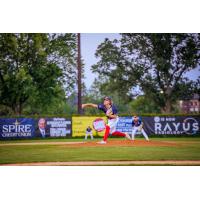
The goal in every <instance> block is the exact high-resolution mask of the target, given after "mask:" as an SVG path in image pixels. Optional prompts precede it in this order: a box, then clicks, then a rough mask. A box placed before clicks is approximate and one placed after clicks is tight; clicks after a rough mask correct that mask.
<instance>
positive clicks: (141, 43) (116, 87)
mask: <svg viewBox="0 0 200 200" xmlns="http://www.w3.org/2000/svg"><path fill="white" fill-rule="evenodd" d="M199 49H200V34H122V37H121V39H120V40H113V41H110V40H108V39H105V41H104V42H103V43H102V44H100V45H99V47H98V49H97V51H96V57H97V58H99V61H98V62H97V64H95V65H93V67H92V68H93V72H96V73H98V74H99V77H106V78H107V79H108V80H109V82H110V85H109V86H110V88H111V90H112V91H118V92H119V93H120V94H121V95H122V96H124V97H125V96H126V95H127V94H128V95H129V96H130V95H131V93H132V89H133V88H134V87H136V86H139V87H140V88H141V90H142V91H143V92H144V94H145V96H148V98H150V99H151V100H152V101H154V102H155V104H156V105H157V106H158V107H159V108H160V109H161V110H162V112H165V113H170V112H171V109H172V105H173V103H174V102H175V101H176V100H177V99H178V98H180V96H182V95H184V94H183V92H182V93H181V91H180V88H183V87H184V88H186V85H187V86H189V85H190V86H191V85H194V84H195V83H194V81H189V80H188V79H187V78H185V76H184V75H185V73H186V72H188V71H190V70H192V69H194V68H196V67H197V66H199V65H200V50H199ZM187 88H188V87H187ZM183 91H184V90H183ZM132 94H133V93H132Z"/></svg>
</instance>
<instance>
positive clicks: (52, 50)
mask: <svg viewBox="0 0 200 200" xmlns="http://www.w3.org/2000/svg"><path fill="white" fill-rule="evenodd" d="M75 76H76V35H75V34H43V33H38V34H30V33H29V34H25V33H20V34H14V33H13V34H0V105H1V106H5V107H7V109H12V111H13V113H15V114H21V113H22V111H23V108H24V107H25V106H26V111H27V112H28V113H37V112H39V113H41V108H43V109H47V107H48V106H50V105H51V104H55V105H54V106H56V103H58V102H59V100H58V99H60V100H61V101H62V103H63V102H64V98H65V96H66V95H68V94H69V93H70V92H71V91H72V90H73V89H74V84H75V82H76V78H75Z"/></svg>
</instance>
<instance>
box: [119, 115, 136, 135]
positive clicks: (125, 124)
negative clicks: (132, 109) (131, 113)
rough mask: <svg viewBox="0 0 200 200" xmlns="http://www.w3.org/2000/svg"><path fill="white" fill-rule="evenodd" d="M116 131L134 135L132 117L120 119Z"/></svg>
mask: <svg viewBox="0 0 200 200" xmlns="http://www.w3.org/2000/svg"><path fill="white" fill-rule="evenodd" d="M116 130H117V131H120V132H123V133H128V134H131V133H132V117H119V121H118V123H117V128H116Z"/></svg>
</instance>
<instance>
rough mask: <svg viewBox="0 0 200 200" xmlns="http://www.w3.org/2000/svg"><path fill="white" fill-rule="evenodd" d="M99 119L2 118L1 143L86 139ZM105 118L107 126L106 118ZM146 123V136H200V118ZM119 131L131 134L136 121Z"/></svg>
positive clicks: (123, 121) (127, 119)
mask: <svg viewBox="0 0 200 200" xmlns="http://www.w3.org/2000/svg"><path fill="white" fill-rule="evenodd" d="M96 118H99V116H72V117H66V118H65V117H37V118H31V117H30V118H29V117H24V118H23V117H21V118H20V117H17V118H14V117H13V118H0V139H1V140H2V139H9V138H51V137H52V138H53V137H65V138H66V137H82V136H84V135H85V132H86V128H87V127H88V126H90V127H92V124H93V121H94V120H95V119H96ZM101 118H102V119H103V120H104V121H105V122H107V119H106V117H101ZM142 121H143V123H144V130H145V132H146V133H147V134H148V135H150V136H154V135H172V136H177V135H198V134H199V131H200V117H199V115H186V116H176V115H168V116H165V115H155V116H143V117H142ZM117 130H118V131H122V132H127V133H129V134H131V132H132V117H131V116H121V117H120V118H119V122H118V124H117ZM92 131H93V135H94V136H103V134H104V131H101V132H97V131H95V130H94V129H93V130H92ZM138 134H140V133H138Z"/></svg>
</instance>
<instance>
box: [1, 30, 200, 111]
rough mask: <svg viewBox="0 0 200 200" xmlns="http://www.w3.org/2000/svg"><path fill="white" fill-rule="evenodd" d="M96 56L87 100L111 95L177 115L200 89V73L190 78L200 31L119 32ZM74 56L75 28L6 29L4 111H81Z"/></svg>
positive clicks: (123, 104) (130, 107)
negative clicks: (59, 31) (55, 31)
mask: <svg viewBox="0 0 200 200" xmlns="http://www.w3.org/2000/svg"><path fill="white" fill-rule="evenodd" d="M95 56H96V57H97V58H98V62H97V63H96V64H94V65H93V66H92V72H93V73H96V74H97V75H98V78H96V79H95V81H94V83H93V85H92V86H91V88H90V89H87V88H86V87H85V84H84V65H82V70H83V71H82V76H83V82H82V91H83V97H82V98H83V101H84V102H86V101H87V102H94V103H100V102H101V101H102V97H103V96H105V95H106V96H111V97H112V98H113V101H114V102H115V104H117V105H118V107H119V110H120V111H121V112H122V113H133V112H137V113H160V112H162V113H171V112H178V110H177V107H176V102H177V100H179V99H187V98H191V97H192V94H194V93H197V94H200V81H199V80H200V77H199V78H198V79H197V80H192V79H190V78H189V77H187V76H185V74H186V73H187V72H189V71H190V70H193V69H195V68H197V67H199V66H200V34H192V33H190V34H133V33H132V34H121V37H120V39H115V40H109V39H107V38H105V40H104V42H103V43H101V44H99V46H98V48H97V50H96V53H95ZM76 60H77V34H44V33H37V34H36V33H35V34H30V33H20V34H14V33H12V34H5V33H4V34H0V115H8V114H16V115H21V114H74V113H76V112H77V89H76V88H77V86H76V85H77V62H76ZM82 63H84V58H83V62H82ZM96 112H97V111H95V110H87V111H86V113H85V114H95V113H96Z"/></svg>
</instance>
